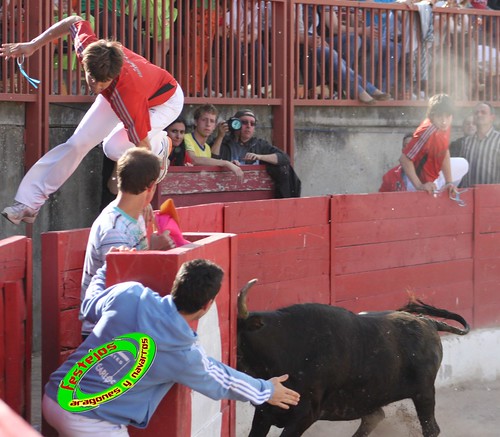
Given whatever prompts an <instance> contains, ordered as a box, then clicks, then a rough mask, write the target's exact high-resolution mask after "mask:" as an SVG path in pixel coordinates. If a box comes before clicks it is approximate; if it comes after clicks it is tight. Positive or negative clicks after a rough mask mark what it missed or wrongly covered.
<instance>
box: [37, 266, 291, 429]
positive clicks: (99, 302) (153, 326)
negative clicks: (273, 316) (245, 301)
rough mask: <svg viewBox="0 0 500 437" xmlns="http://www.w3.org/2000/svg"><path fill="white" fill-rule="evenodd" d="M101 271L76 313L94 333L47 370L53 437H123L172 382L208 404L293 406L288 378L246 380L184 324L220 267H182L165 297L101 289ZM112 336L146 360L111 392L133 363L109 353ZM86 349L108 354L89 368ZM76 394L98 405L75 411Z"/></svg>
mask: <svg viewBox="0 0 500 437" xmlns="http://www.w3.org/2000/svg"><path fill="white" fill-rule="evenodd" d="M105 274H106V270H105V266H104V267H103V268H102V269H100V270H99V271H98V272H97V274H96V276H95V277H94V278H93V279H92V282H91V284H90V286H89V289H88V293H87V295H86V297H85V300H84V301H83V303H82V313H83V315H84V316H85V317H86V318H87V319H89V320H91V321H92V322H94V323H96V326H95V328H94V331H93V332H92V333H91V334H90V336H89V337H88V338H87V339H86V340H85V341H84V342H83V343H82V344H81V345H80V346H79V348H78V349H77V350H76V352H74V353H73V354H72V355H71V356H70V357H69V358H68V360H66V362H65V363H63V364H62V365H61V366H60V367H59V368H58V369H57V370H56V371H55V372H54V373H52V375H51V376H50V378H49V382H48V383H47V385H46V386H45V395H44V397H43V415H44V418H45V419H46V420H47V422H48V423H49V424H50V425H51V426H53V427H54V428H55V429H56V430H57V431H58V432H59V433H60V435H64V436H67V437H76V436H82V435H99V436H104V435H109V436H128V432H127V428H126V427H127V426H128V425H132V426H135V427H140V428H145V427H147V425H148V422H149V420H150V419H151V417H152V415H153V414H154V412H155V410H156V408H157V407H158V404H159V403H160V401H161V400H162V398H163V397H164V396H165V394H166V393H167V392H168V391H169V390H170V388H171V387H172V386H173V385H174V384H175V383H179V384H184V385H186V386H188V387H190V388H191V389H193V390H196V391H199V392H201V393H203V394H204V395H206V396H208V397H210V398H212V399H233V400H240V401H251V402H252V403H253V404H255V405H259V404H263V403H264V402H268V403H270V404H271V405H275V406H278V407H281V408H283V409H288V408H289V405H297V404H298V401H299V397H300V396H299V394H298V393H296V392H295V391H293V390H291V389H288V388H286V387H285V386H283V385H282V384H281V383H282V382H284V381H286V380H287V378H288V375H282V376H279V377H274V378H271V379H270V380H267V381H265V380H262V379H255V378H252V377H250V376H248V375H246V374H245V373H242V372H239V371H237V370H235V369H233V368H231V367H229V366H227V365H225V364H223V363H221V362H219V361H217V360H215V359H214V358H210V357H207V355H206V354H205V351H204V350H203V348H202V347H201V346H200V345H199V344H198V342H197V340H198V335H197V334H196V332H194V331H193V328H192V327H191V323H193V322H195V321H197V320H199V319H200V318H201V317H203V316H204V315H205V314H207V313H208V311H209V310H210V307H211V306H212V304H213V303H214V300H215V297H216V296H217V293H218V292H219V289H220V287H221V283H222V278H223V271H222V269H221V268H220V267H219V266H217V265H216V264H214V263H211V262H210V261H207V260H201V259H200V260H193V261H188V262H186V263H184V264H183V265H182V266H181V268H180V269H179V271H178V273H177V275H176V277H175V280H174V284H173V287H172V292H171V294H170V295H169V296H165V297H160V296H159V295H158V293H156V292H154V291H153V290H151V289H149V288H147V287H144V286H143V285H142V284H140V283H138V282H125V283H122V284H116V285H114V286H112V287H109V288H106V287H105V282H106V277H105ZM117 337H121V339H122V341H120V343H128V344H130V343H131V341H132V340H136V341H137V342H138V343H139V345H140V347H141V357H142V356H143V354H144V355H146V356H147V357H149V358H150V359H149V361H145V360H146V358H144V359H141V360H140V361H141V362H143V365H144V366H145V367H144V368H142V367H141V369H142V370H143V371H142V373H141V374H140V376H137V377H134V379H133V383H132V384H133V385H132V386H131V388H130V389H126V388H125V389H124V388H120V389H118V387H127V386H126V385H122V384H120V383H121V382H122V381H124V382H123V384H125V383H126V382H127V381H128V382H129V383H130V382H131V378H130V377H127V375H129V374H130V373H131V372H132V371H134V366H135V367H136V369H137V362H139V360H137V361H136V360H135V359H131V358H133V356H132V354H131V353H130V352H126V351H122V352H120V353H119V354H117V353H116V352H114V353H113V350H114V349H112V346H115V349H116V347H117V346H116V344H115V343H118V341H117V340H115V339H117ZM138 338H139V339H138ZM144 344H146V346H147V347H146V348H144V346H143V345H144ZM103 345H104V349H103ZM130 346H131V347H133V348H134V350H135V349H136V348H138V347H137V346H135V345H134V346H132V345H130ZM108 347H109V349H108ZM122 347H123V346H122ZM153 348H154V349H153ZM151 349H153V351H154V350H155V351H156V354H154V353H151ZM89 350H90V351H92V352H94V351H100V352H108V350H109V351H111V352H110V353H108V355H107V356H105V357H104V359H100V361H99V364H98V365H97V366H95V365H93V366H92V365H91V364H92V361H93V360H94V364H95V363H96V362H97V361H95V358H94V355H92V354H90V358H89ZM96 355H97V353H96ZM151 355H153V357H154V359H152V358H151ZM84 359H85V361H86V362H87V364H88V365H89V367H90V368H88V367H87V368H86V369H85V374H84V376H83V377H82V376H80V375H82V370H80V371H79V372H80V373H79V374H77V373H76V372H73V370H72V369H73V366H76V365H77V363H79V362H80V360H81V362H83V360H84ZM71 372H73V373H71ZM135 372H137V370H135ZM103 375H112V376H113V377H112V378H111V377H104V376H103ZM132 375H133V373H132ZM69 376H71V377H69ZM76 381H77V382H76ZM116 381H118V382H116ZM113 384H114V385H113ZM128 387H130V385H129V386H128ZM117 389H118V390H121V393H120V394H119V395H118V396H114V397H113V398H111V399H109V396H108V399H105V401H104V402H103V401H102V398H105V396H99V395H103V394H104V393H106V392H108V393H109V392H113V391H116V390H117ZM79 390H81V391H80V393H85V397H86V398H88V397H90V398H91V399H93V400H94V403H96V404H97V405H98V408H96V407H95V406H92V405H90V408H84V409H83V411H80V412H78V413H77V412H76V408H74V407H73V408H72V405H71V404H73V402H74V401H73V399H72V397H73V393H74V392H77V393H78V392H79ZM65 395H66V396H65ZM92 395H94V397H93V398H92ZM68 398H69V399H68ZM66 400H68V401H67V402H66ZM99 400H101V402H99ZM80 402H83V401H80Z"/></svg>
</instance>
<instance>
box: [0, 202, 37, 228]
mask: <svg viewBox="0 0 500 437" xmlns="http://www.w3.org/2000/svg"><path fill="white" fill-rule="evenodd" d="M2 215H3V216H4V217H5V218H6V219H7V220H9V221H10V222H12V223H14V224H15V225H18V224H19V223H21V222H25V223H33V222H34V221H35V219H36V216H37V215H38V211H37V210H35V209H33V208H30V207H29V206H27V205H25V204H24V203H20V202H16V203H14V205H12V206H7V207H6V208H4V210H3V211H2Z"/></svg>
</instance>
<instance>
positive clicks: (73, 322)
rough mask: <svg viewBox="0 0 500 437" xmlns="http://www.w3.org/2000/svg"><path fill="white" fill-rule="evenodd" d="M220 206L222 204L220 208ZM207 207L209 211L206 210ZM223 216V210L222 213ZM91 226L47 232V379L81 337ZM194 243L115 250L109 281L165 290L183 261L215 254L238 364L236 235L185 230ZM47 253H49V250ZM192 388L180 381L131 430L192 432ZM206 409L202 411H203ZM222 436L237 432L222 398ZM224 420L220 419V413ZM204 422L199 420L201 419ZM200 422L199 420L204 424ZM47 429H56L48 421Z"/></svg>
mask: <svg viewBox="0 0 500 437" xmlns="http://www.w3.org/2000/svg"><path fill="white" fill-rule="evenodd" d="M220 208H221V207H220V206H219V209H220ZM205 212H206V211H205ZM220 216H222V215H221V214H220ZM88 233H89V229H82V230H76V231H63V232H49V233H46V234H43V236H42V247H43V252H44V257H43V258H44V260H43V263H46V265H44V266H43V280H42V282H43V302H42V303H43V318H42V324H43V333H44V334H43V357H42V360H43V370H42V378H43V385H45V383H46V381H47V380H48V377H49V376H50V374H51V373H52V372H53V371H54V370H55V369H56V368H57V367H58V366H59V364H60V363H61V362H62V361H63V360H64V359H65V358H66V357H67V355H68V354H69V353H71V352H72V351H73V350H74V349H75V348H76V347H77V346H78V345H79V344H80V342H81V333H80V331H81V324H80V322H79V321H78V307H79V303H80V282H81V276H82V266H83V259H84V254H85V248H86V244H87V238H88ZM185 237H186V238H188V239H189V240H190V241H193V243H191V244H189V245H186V246H183V247H181V248H178V249H173V250H170V251H167V252H161V251H145V252H137V253H112V254H109V255H108V257H107V263H108V270H107V282H108V285H112V284H114V283H117V282H121V281H127V280H136V281H140V282H142V283H143V284H145V285H147V286H149V287H151V288H152V289H154V290H155V291H157V292H159V293H160V294H162V295H164V294H167V293H168V292H169V291H170V289H171V286H172V282H173V279H174V277H175V274H176V272H177V270H178V269H179V267H180V266H181V264H182V263H183V262H185V261H188V260H191V259H195V258H206V259H210V260H212V261H214V262H216V263H217V264H219V265H220V266H221V267H222V268H223V269H224V271H225V272H226V276H225V279H224V284H223V287H222V289H221V292H220V293H219V295H218V296H217V299H216V301H217V308H218V312H219V320H220V327H219V329H220V336H221V342H222V356H221V360H222V361H223V362H225V363H228V364H230V365H233V366H234V365H235V336H236V319H235V311H236V303H235V302H234V300H233V297H232V296H231V294H230V290H234V289H235V285H234V283H233V281H234V279H233V276H232V273H233V272H234V271H235V269H232V268H231V265H235V262H234V260H233V259H232V257H233V256H234V255H233V253H234V251H235V247H236V241H235V239H234V238H231V236H230V235H227V234H213V235H211V234H206V233H205V234H199V233H185ZM45 254H47V255H45ZM191 398H192V395H191V391H190V390H189V389H187V388H186V387H180V386H175V387H174V388H173V389H172V390H170V392H169V393H168V395H167V396H166V397H165V399H164V400H163V401H162V403H161V404H160V406H159V408H158V410H157V413H156V414H155V415H154V417H153V419H152V420H151V422H150V424H149V426H148V428H147V429H146V430H138V429H136V428H133V427H129V432H130V434H131V435H132V436H140V435H148V436H149V435H152V433H155V432H157V433H162V432H163V431H164V430H165V429H170V430H176V431H175V435H176V436H179V437H182V436H190V435H191V427H192V424H191V420H188V419H189V418H190V417H189V416H190V415H189V412H190V411H191ZM202 415H203V412H200V413H199V416H202ZM220 415H221V418H220V421H221V422H222V424H221V429H222V432H221V434H220V435H221V436H223V437H229V436H230V435H234V431H231V430H234V423H235V422H234V405H233V404H231V403H230V402H228V401H222V402H221V409H220ZM217 420H219V419H217ZM197 425H200V424H197ZM202 425H203V424H201V425H200V426H202ZM43 431H44V435H46V436H50V435H55V434H54V430H52V429H51V428H50V427H49V426H48V425H47V424H46V423H44V429H43Z"/></svg>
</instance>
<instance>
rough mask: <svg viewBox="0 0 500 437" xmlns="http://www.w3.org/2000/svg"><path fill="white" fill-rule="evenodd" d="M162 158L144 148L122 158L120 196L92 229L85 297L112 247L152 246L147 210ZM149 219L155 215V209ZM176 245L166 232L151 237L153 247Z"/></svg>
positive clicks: (84, 329) (85, 265) (85, 324)
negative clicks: (149, 237) (148, 236)
mask: <svg viewBox="0 0 500 437" xmlns="http://www.w3.org/2000/svg"><path fill="white" fill-rule="evenodd" d="M160 165H161V162H160V160H159V159H158V157H157V156H156V155H154V154H153V153H151V152H150V151H149V150H146V149H143V148H133V149H128V150H127V151H126V152H125V153H124V154H123V155H122V156H121V158H120V159H119V160H118V165H117V179H118V196H117V198H116V200H114V201H113V202H112V203H110V204H109V205H108V206H107V207H106V208H105V209H104V210H103V211H102V212H101V214H100V215H99V217H97V219H96V220H95V221H94V223H93V224H92V228H91V229H90V234H89V239H88V243H87V249H86V251H85V260H84V262H83V275H82V287H81V299H82V301H83V300H84V298H85V294H86V292H87V288H88V286H89V284H90V281H91V280H92V278H93V276H94V275H95V274H96V272H97V270H98V269H100V268H101V267H102V266H103V265H104V262H105V261H106V254H107V253H108V252H109V250H110V249H111V248H112V247H120V246H124V247H128V248H130V249H136V250H146V249H148V248H149V244H148V239H147V232H146V227H147V224H146V222H145V218H144V217H143V211H144V210H145V209H146V211H147V208H150V206H149V204H150V202H151V200H152V198H153V196H154V193H155V190H156V179H157V178H158V176H159V174H160ZM150 215H151V216H150V217H146V218H148V219H149V220H150V219H152V213H151V214H150ZM171 247H175V245H174V244H173V242H172V241H171V240H170V239H167V238H166V237H165V236H161V237H160V236H155V237H152V239H151V248H152V249H158V250H163V249H169V248H171ZM80 318H81V320H83V325H82V335H83V336H84V338H85V337H86V336H88V335H89V334H90V332H91V331H92V328H93V327H94V324H93V323H90V322H89V321H87V320H84V319H83V318H82V316H81V315H80Z"/></svg>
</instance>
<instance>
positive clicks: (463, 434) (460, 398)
mask: <svg viewBox="0 0 500 437" xmlns="http://www.w3.org/2000/svg"><path fill="white" fill-rule="evenodd" d="M39 363H40V357H39V356H35V357H34V361H33V367H34V372H33V381H32V383H33V388H34V390H33V402H32V406H33V409H32V424H33V426H34V427H35V429H38V430H40V423H41V417H40V371H39V370H38V369H39V367H38V366H39ZM385 413H386V419H385V420H384V421H383V422H381V423H380V424H379V425H378V427H377V428H376V429H375V431H374V432H373V433H372V434H371V436H372V437H419V436H421V435H422V433H421V431H420V424H419V422H418V420H417V418H416V414H415V409H414V408H413V403H412V402H411V401H404V402H400V403H396V404H391V405H389V406H388V407H386V408H385ZM436 420H437V422H438V424H439V426H440V428H441V434H440V435H441V437H498V436H500V380H496V381H491V382H488V383H485V382H477V383H474V382H468V383H466V384H460V385H457V386H452V387H447V388H441V389H438V390H437V394H436ZM358 425H359V421H353V422H326V421H319V422H316V423H315V424H314V425H313V426H312V427H311V428H309V429H308V430H307V431H306V433H305V434H304V437H332V436H336V437H343V436H345V437H348V436H351V435H352V434H354V432H355V431H356V429H357V427H358ZM280 433H281V430H279V429H277V428H273V429H272V430H271V432H270V433H269V436H270V437H271V436H279V435H280ZM167 437H174V435H171V436H167ZM236 437H243V435H238V436H236Z"/></svg>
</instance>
